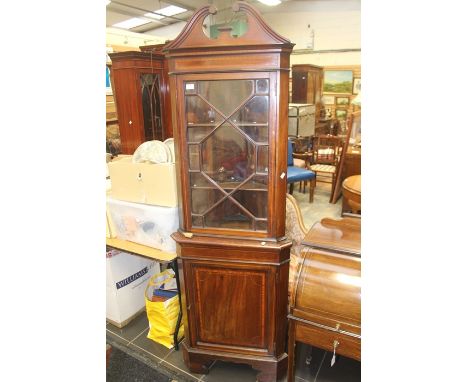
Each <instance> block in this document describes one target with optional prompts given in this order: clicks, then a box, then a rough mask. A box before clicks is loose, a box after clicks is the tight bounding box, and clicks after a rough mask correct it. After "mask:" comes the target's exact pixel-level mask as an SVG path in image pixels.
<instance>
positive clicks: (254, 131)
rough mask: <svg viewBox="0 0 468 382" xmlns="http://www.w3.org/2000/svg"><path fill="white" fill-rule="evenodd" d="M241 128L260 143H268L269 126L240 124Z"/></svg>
mask: <svg viewBox="0 0 468 382" xmlns="http://www.w3.org/2000/svg"><path fill="white" fill-rule="evenodd" d="M240 129H241V130H242V131H243V132H244V133H246V134H247V135H248V136H249V137H250V138H252V139H253V140H254V141H255V142H258V143H268V126H255V125H252V126H240Z"/></svg>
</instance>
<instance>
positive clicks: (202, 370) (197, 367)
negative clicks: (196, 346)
mask: <svg viewBox="0 0 468 382" xmlns="http://www.w3.org/2000/svg"><path fill="white" fill-rule="evenodd" d="M212 363H213V361H211V360H210V361H206V362H197V361H192V360H191V361H189V362H188V363H187V366H188V368H189V369H190V371H191V372H192V373H197V374H208V372H209V371H210V366H211V364H212Z"/></svg>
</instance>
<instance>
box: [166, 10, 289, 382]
mask: <svg viewBox="0 0 468 382" xmlns="http://www.w3.org/2000/svg"><path fill="white" fill-rule="evenodd" d="M233 10H234V12H239V13H240V15H242V14H243V15H244V16H243V17H242V19H243V20H247V31H246V32H245V34H243V35H241V36H237V37H233V36H232V35H231V31H232V30H231V28H230V27H220V28H218V32H219V35H217V37H216V38H210V37H207V36H206V35H205V33H204V32H203V25H204V20H205V18H206V17H207V16H209V15H210V14H216V8H214V7H212V6H211V7H210V6H205V7H203V8H201V9H200V10H198V11H197V12H196V13H195V14H194V15H193V16H192V18H191V19H190V21H189V22H188V23H187V25H186V27H185V28H184V29H183V30H182V32H181V33H180V35H179V36H178V37H177V38H176V39H175V40H174V41H172V42H171V43H169V44H168V45H167V46H166V47H165V52H166V55H167V57H168V61H169V73H170V75H169V77H170V83H171V101H172V110H173V121H174V139H175V143H176V145H175V147H176V157H177V158H178V159H179V160H178V161H177V162H176V166H177V171H178V174H179V176H178V182H179V183H178V189H179V200H180V202H181V206H180V211H181V216H180V222H181V223H180V229H179V231H178V232H176V233H174V234H173V235H172V237H173V238H174V240H175V241H176V242H177V255H178V264H179V269H180V274H181V289H182V301H183V313H184V320H185V322H184V328H185V330H186V337H185V340H184V342H183V343H182V349H183V352H184V360H185V363H186V364H187V366H188V367H189V368H190V370H192V371H193V372H196V373H207V372H208V371H209V365H210V364H211V363H212V362H213V361H215V360H224V361H229V362H236V363H246V364H249V365H251V366H252V367H253V368H254V369H256V370H258V371H259V374H258V375H257V378H258V381H260V382H265V381H268V382H271V381H276V380H277V379H278V378H280V377H281V376H282V375H283V374H284V373H285V371H286V367H287V354H286V353H285V350H286V349H285V346H286V344H285V341H286V327H287V303H288V301H287V290H288V275H289V251H290V247H291V245H292V243H291V242H290V241H288V240H287V239H286V238H285V204H286V172H287V162H286V156H287V155H286V153H287V146H286V144H287V133H288V132H287V126H288V71H289V56H290V54H291V51H292V48H293V45H294V44H292V43H291V42H290V41H288V40H286V39H285V38H283V37H281V36H279V35H278V34H277V33H275V32H274V31H273V30H271V29H270V28H269V27H268V25H267V24H266V23H265V22H264V21H263V19H262V18H261V16H260V14H259V13H258V12H257V11H256V10H255V9H254V8H253V7H252V6H250V5H249V4H247V3H245V2H237V3H235V4H234V5H233Z"/></svg>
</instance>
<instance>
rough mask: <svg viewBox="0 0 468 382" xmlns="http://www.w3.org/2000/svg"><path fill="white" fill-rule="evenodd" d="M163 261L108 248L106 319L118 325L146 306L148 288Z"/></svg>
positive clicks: (124, 323)
mask: <svg viewBox="0 0 468 382" xmlns="http://www.w3.org/2000/svg"><path fill="white" fill-rule="evenodd" d="M159 272H160V266H159V263H158V262H156V261H154V260H151V259H146V258H144V257H141V256H136V255H131V254H129V253H127V252H122V251H118V250H115V249H113V250H109V251H107V252H106V291H107V293H106V319H107V321H109V322H110V323H111V324H113V325H115V326H117V327H119V328H120V327H123V326H125V325H126V324H128V323H129V322H130V321H131V320H132V319H133V318H135V317H136V316H137V315H138V314H139V313H141V312H142V311H144V310H145V289H146V285H147V284H148V280H149V278H150V277H151V276H153V275H155V274H156V273H159Z"/></svg>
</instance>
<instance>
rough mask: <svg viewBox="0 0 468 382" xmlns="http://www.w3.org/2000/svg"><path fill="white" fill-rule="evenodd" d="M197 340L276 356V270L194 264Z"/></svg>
mask: <svg viewBox="0 0 468 382" xmlns="http://www.w3.org/2000/svg"><path fill="white" fill-rule="evenodd" d="M186 265H188V275H189V277H188V278H189V279H190V280H187V281H188V282H187V289H188V290H189V293H190V305H189V309H188V310H189V313H188V315H189V320H190V329H191V341H192V344H194V345H195V346H197V347H200V348H206V349H213V350H221V351H232V352H242V353H247V354H258V353H263V354H264V353H271V352H272V351H273V349H272V347H273V344H272V340H271V339H272V338H273V332H272V329H273V328H274V326H273V325H274V314H273V309H274V288H275V282H274V280H275V273H274V272H275V268H274V267H272V266H261V265H251V264H235V265H233V264H232V263H229V264H226V263H216V262H209V263H205V262H189V263H188V264H186Z"/></svg>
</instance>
